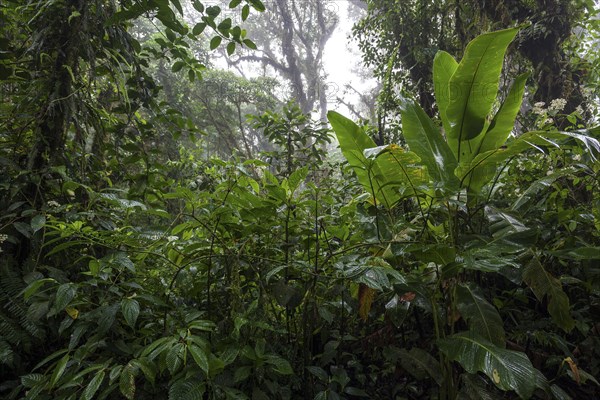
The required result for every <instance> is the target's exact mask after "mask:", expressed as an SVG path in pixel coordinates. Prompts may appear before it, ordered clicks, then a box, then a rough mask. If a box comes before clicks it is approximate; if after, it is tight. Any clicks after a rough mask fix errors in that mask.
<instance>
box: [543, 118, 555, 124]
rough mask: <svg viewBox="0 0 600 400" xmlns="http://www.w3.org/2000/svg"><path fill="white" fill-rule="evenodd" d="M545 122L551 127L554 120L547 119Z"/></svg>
mask: <svg viewBox="0 0 600 400" xmlns="http://www.w3.org/2000/svg"><path fill="white" fill-rule="evenodd" d="M545 122H546V124H548V125H552V124H553V123H554V120H553V119H552V118H548V119H547V120H546V121H545Z"/></svg>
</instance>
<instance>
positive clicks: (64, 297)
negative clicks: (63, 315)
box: [54, 283, 75, 311]
mask: <svg viewBox="0 0 600 400" xmlns="http://www.w3.org/2000/svg"><path fill="white" fill-rule="evenodd" d="M74 297H75V287H74V286H73V284H71V283H64V284H62V285H60V286H59V287H58V289H57V290H56V298H55V300H54V307H55V308H56V310H57V311H61V310H64V309H65V308H66V307H67V306H68V305H69V303H70V302H71V300H73V298H74Z"/></svg>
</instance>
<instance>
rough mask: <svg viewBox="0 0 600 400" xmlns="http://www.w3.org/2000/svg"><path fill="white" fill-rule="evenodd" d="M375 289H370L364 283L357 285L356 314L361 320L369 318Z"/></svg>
mask: <svg viewBox="0 0 600 400" xmlns="http://www.w3.org/2000/svg"><path fill="white" fill-rule="evenodd" d="M375 293H376V291H375V289H372V288H370V287H368V286H367V285H365V284H364V283H361V284H359V286H358V315H360V317H361V318H362V320H363V321H367V319H368V318H369V312H370V311H371V304H373V299H374V298H375Z"/></svg>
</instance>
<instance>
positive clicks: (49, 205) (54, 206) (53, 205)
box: [46, 200, 60, 208]
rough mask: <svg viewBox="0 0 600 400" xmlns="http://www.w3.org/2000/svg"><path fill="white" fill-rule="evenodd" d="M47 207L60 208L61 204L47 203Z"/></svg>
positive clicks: (52, 201) (51, 201)
mask: <svg viewBox="0 0 600 400" xmlns="http://www.w3.org/2000/svg"><path fill="white" fill-rule="evenodd" d="M46 205H47V206H48V207H50V208H58V207H60V203H58V202H57V201H54V200H50V201H48V202H47V203H46Z"/></svg>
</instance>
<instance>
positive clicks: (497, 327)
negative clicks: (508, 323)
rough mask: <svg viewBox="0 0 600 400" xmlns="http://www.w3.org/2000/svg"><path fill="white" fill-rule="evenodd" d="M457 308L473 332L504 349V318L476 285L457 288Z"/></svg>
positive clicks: (465, 284) (463, 284) (471, 284)
mask: <svg viewBox="0 0 600 400" xmlns="http://www.w3.org/2000/svg"><path fill="white" fill-rule="evenodd" d="M456 306H457V308H458V311H459V312H460V314H461V315H462V317H463V318H464V319H465V320H466V321H467V323H468V325H469V329H470V330H471V331H473V332H476V333H478V334H479V335H481V336H483V337H484V338H485V339H487V340H489V341H490V342H492V343H494V344H495V345H497V346H500V347H504V344H505V340H506V338H505V335H504V327H503V324H502V318H500V314H498V311H497V310H496V308H495V307H494V306H493V305H491V304H490V303H488V301H487V300H486V299H485V296H484V295H483V293H482V292H481V289H479V288H478V287H477V286H476V285H475V284H474V283H461V284H459V285H458V286H457V287H456Z"/></svg>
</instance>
